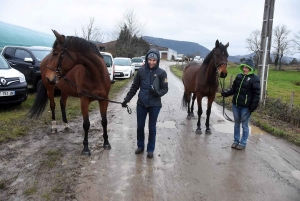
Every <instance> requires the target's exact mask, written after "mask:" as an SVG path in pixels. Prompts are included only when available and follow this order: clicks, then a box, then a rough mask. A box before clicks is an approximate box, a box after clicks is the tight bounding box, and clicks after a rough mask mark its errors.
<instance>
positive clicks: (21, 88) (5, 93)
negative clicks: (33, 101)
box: [0, 55, 28, 107]
mask: <svg viewBox="0 0 300 201" xmlns="http://www.w3.org/2000/svg"><path fill="white" fill-rule="evenodd" d="M27 97H28V91H27V82H26V80H25V76H24V74H23V73H21V72H20V71H18V70H16V69H14V68H12V67H11V66H10V65H9V63H8V62H7V61H6V60H5V59H4V57H3V56H2V55H0V105H2V104H8V103H11V104H17V105H19V104H21V103H22V102H24V101H26V100H27ZM1 107H2V106H1Z"/></svg>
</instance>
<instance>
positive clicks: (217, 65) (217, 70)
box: [213, 48, 227, 77]
mask: <svg viewBox="0 0 300 201" xmlns="http://www.w3.org/2000/svg"><path fill="white" fill-rule="evenodd" d="M215 50H216V48H214V49H213V60H214V63H215V67H216V73H217V75H218V77H219V67H220V66H222V65H223V64H224V65H226V66H227V62H226V63H219V64H218V63H217V62H216V59H215Z"/></svg>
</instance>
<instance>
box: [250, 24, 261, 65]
mask: <svg viewBox="0 0 300 201" xmlns="http://www.w3.org/2000/svg"><path fill="white" fill-rule="evenodd" d="M260 39H261V31H259V30H255V31H252V32H251V34H250V37H249V38H247V39H246V43H247V49H248V50H249V51H250V52H254V53H255V56H254V61H255V66H258V62H259V49H260V43H261V41H260Z"/></svg>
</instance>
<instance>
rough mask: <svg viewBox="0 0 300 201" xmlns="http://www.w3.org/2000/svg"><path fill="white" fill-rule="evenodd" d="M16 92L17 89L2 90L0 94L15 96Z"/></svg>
mask: <svg viewBox="0 0 300 201" xmlns="http://www.w3.org/2000/svg"><path fill="white" fill-rule="evenodd" d="M15 94H16V92H15V91H0V96H14V95H15Z"/></svg>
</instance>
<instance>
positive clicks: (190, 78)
mask: <svg viewBox="0 0 300 201" xmlns="http://www.w3.org/2000/svg"><path fill="white" fill-rule="evenodd" d="M228 46H229V43H227V44H226V45H225V46H224V45H223V44H222V43H219V40H216V43H215V48H214V49H213V50H212V51H211V52H210V53H209V54H208V55H207V56H206V58H205V59H204V61H203V63H202V64H201V65H200V64H199V63H197V62H190V63H189V64H187V65H186V66H185V68H184V70H183V75H182V82H183V85H184V94H183V98H182V105H183V106H184V107H187V110H188V116H187V119H190V118H191V116H193V110H194V101H195V99H196V97H197V102H198V122H197V129H196V133H197V134H202V132H201V122H200V118H201V115H202V104H201V103H202V98H203V97H205V96H206V97H207V99H208V101H207V110H206V123H205V125H206V134H211V130H210V128H209V117H210V113H211V105H212V102H213V101H214V99H215V96H216V92H217V90H218V86H219V77H221V78H225V77H226V76H227V58H228V53H227V47H228ZM192 94H193V96H192V106H191V108H190V101H191V95H192Z"/></svg>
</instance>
